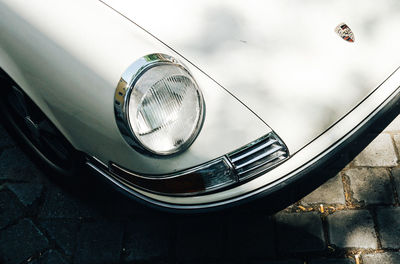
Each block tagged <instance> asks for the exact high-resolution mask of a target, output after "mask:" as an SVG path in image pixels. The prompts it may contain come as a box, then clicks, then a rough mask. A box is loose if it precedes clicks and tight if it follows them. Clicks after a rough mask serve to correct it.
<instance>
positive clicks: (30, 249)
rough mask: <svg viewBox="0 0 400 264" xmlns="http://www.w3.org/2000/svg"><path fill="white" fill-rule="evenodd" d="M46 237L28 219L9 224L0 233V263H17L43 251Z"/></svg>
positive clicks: (46, 242) (45, 246)
mask: <svg viewBox="0 0 400 264" xmlns="http://www.w3.org/2000/svg"><path fill="white" fill-rule="evenodd" d="M47 246H48V241H47V239H46V237H45V236H44V235H43V233H42V232H40V230H39V229H37V227H36V226H35V225H34V224H33V223H32V221H31V220H29V219H23V220H21V221H20V222H19V223H18V224H16V225H13V226H10V227H9V228H7V229H5V230H3V231H2V232H1V233H0V263H9V264H14V263H15V264H17V263H20V262H22V261H24V260H27V259H28V258H29V257H31V256H33V255H35V254H37V253H39V252H41V251H44V250H45V249H46V248H47Z"/></svg>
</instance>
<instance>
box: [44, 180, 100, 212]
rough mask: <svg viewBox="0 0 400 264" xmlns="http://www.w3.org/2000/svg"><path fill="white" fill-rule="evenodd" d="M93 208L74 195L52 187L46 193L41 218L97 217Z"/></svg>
mask: <svg viewBox="0 0 400 264" xmlns="http://www.w3.org/2000/svg"><path fill="white" fill-rule="evenodd" d="M96 216H97V214H96V212H95V210H94V208H93V207H90V206H89V205H87V204H84V203H82V201H81V200H80V199H79V198H78V197H75V196H74V195H73V194H70V193H67V192H66V191H63V190H61V189H60V188H58V187H56V186H54V185H52V186H51V188H50V189H49V191H48V192H47V193H46V196H45V202H44V204H43V207H42V209H41V211H40V214H39V217H40V218H81V217H96Z"/></svg>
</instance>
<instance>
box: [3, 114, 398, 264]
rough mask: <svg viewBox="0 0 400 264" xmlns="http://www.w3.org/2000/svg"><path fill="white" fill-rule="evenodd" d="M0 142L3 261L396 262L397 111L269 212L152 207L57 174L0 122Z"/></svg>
mask: <svg viewBox="0 0 400 264" xmlns="http://www.w3.org/2000/svg"><path fill="white" fill-rule="evenodd" d="M0 150H1V151H0V263H11V264H18V263H32V264H40V263H43V264H44V263H57V264H63V263H85V264H87V263H107V264H108V263H260V264H261V263H281V264H289V263H292V264H304V263H309V264H318V263H324V264H330V263H331V264H342V263H343V264H344V263H347V264H350V263H356V264H371V263H381V264H386V263H400V207H399V192H400V166H399V165H398V164H399V151H400V117H399V118H397V119H396V120H395V121H394V122H393V123H392V124H391V125H389V126H388V128H386V130H385V131H384V132H383V133H381V134H380V135H379V136H378V137H377V138H376V140H375V141H373V142H372V143H371V144H370V145H369V146H368V147H367V148H366V149H365V150H364V151H363V152H362V153H361V154H360V155H359V156H358V157H356V158H355V159H354V160H353V161H352V162H351V163H350V164H349V165H348V166H347V167H346V168H345V169H343V170H342V171H341V172H340V173H339V174H338V175H337V176H335V177H334V178H332V179H330V180H329V181H328V182H326V183H325V184H324V185H322V186H321V187H319V188H318V189H317V190H315V191H314V192H313V193H311V194H309V195H308V196H306V197H305V198H303V199H302V200H301V201H299V202H297V203H295V204H294V205H291V206H290V207H289V208H287V209H285V210H283V211H281V212H279V213H277V214H276V215H273V216H268V215H267V214H266V213H265V212H263V208H260V209H259V210H255V211H248V212H246V213H244V212H242V213H235V212H229V213H224V214H213V215H194V216H184V215H169V214H165V213H158V212H154V211H151V210H148V209H145V208H143V207H141V206H139V205H137V204H135V203H133V202H131V201H129V200H128V199H127V198H125V197H123V196H122V195H120V194H118V193H117V192H115V191H112V190H111V188H110V187H109V186H108V185H106V184H104V183H102V181H99V180H98V179H94V178H92V177H93V176H88V177H81V178H79V179H71V180H69V181H68V182H62V183H57V181H55V180H54V179H52V175H43V173H42V172H41V171H40V170H38V169H37V168H36V167H35V166H34V165H33V164H32V162H31V161H30V160H29V159H28V158H27V157H26V156H25V154H24V153H22V152H21V150H20V149H19V148H18V147H16V145H15V144H14V143H13V141H12V140H11V139H10V138H9V137H8V135H7V134H6V133H5V132H4V130H3V129H2V128H1V127H0ZM265 207H266V208H267V207H268V204H265Z"/></svg>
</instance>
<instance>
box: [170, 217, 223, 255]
mask: <svg viewBox="0 0 400 264" xmlns="http://www.w3.org/2000/svg"><path fill="white" fill-rule="evenodd" d="M227 222H228V220H227V219H225V218H222V220H221V219H218V218H216V217H208V216H197V217H194V216H193V217H182V218H180V219H178V220H177V225H178V230H177V238H176V239H177V241H176V256H177V258H178V260H183V261H193V260H204V259H207V260H210V259H216V258H220V257H221V252H222V249H223V246H224V243H225V241H224V240H223V239H222V228H223V226H225V225H227Z"/></svg>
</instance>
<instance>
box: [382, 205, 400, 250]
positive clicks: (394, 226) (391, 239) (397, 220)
mask: <svg viewBox="0 0 400 264" xmlns="http://www.w3.org/2000/svg"><path fill="white" fill-rule="evenodd" d="M376 215H377V220H378V223H377V224H378V228H379V233H380V235H381V242H382V247H384V248H400V208H399V207H396V208H378V209H377V211H376Z"/></svg>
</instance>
